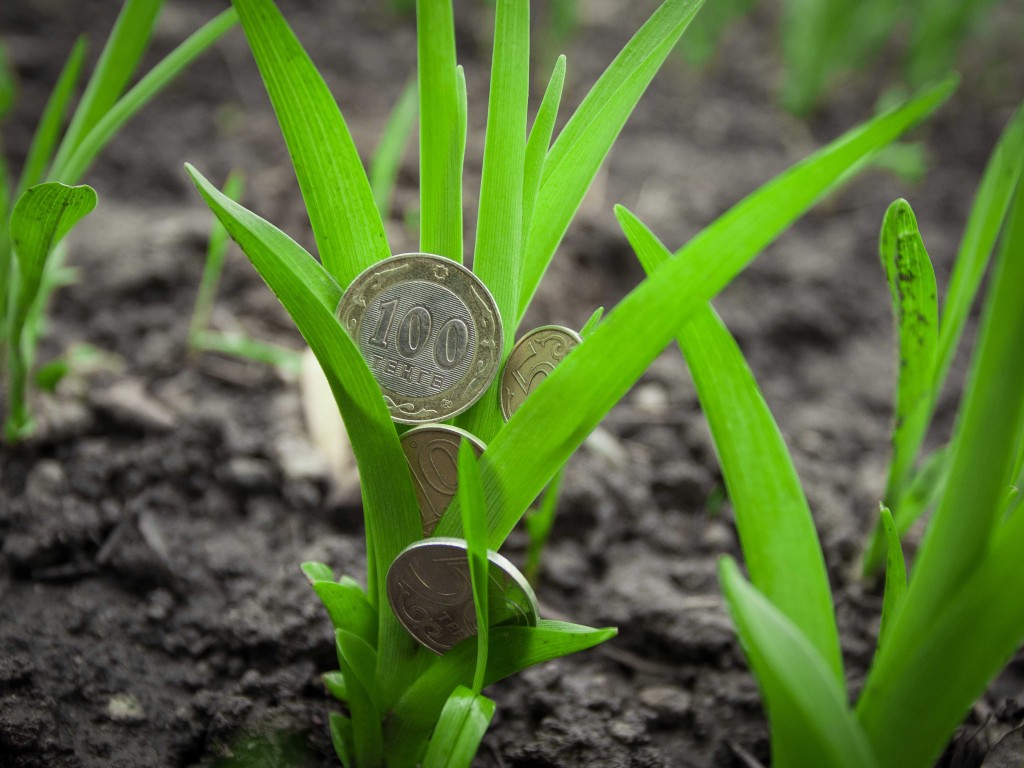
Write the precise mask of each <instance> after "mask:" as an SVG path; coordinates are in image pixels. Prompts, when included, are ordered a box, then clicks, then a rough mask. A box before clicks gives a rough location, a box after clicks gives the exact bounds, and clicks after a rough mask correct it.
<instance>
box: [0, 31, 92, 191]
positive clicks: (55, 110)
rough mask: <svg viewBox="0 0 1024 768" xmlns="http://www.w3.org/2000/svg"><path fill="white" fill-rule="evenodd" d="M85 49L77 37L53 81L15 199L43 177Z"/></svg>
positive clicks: (83, 39) (76, 82)
mask: <svg viewBox="0 0 1024 768" xmlns="http://www.w3.org/2000/svg"><path fill="white" fill-rule="evenodd" d="M85 48H86V46H85V38H84V37H79V38H78V39H77V40H76V41H75V45H74V47H73V48H72V49H71V54H70V55H69V56H68V60H67V62H66V63H65V64H64V68H63V69H62V70H61V73H60V77H58V78H57V84H56V85H55V86H54V87H53V91H52V92H51V93H50V98H49V99H48V100H47V102H46V107H45V108H44V109H43V115H42V117H41V118H40V119H39V125H38V127H37V128H36V133H35V136H34V137H33V138H32V145H31V146H30V147H29V150H28V155H27V156H26V157H25V165H24V166H22V169H21V176H20V177H19V179H18V186H17V187H15V193H14V199H15V200H17V199H18V198H19V197H21V193H22V192H24V191H25V190H26V189H28V188H29V187H31V186H33V185H35V184H38V183H39V182H41V181H42V180H43V172H44V171H45V170H46V166H47V165H49V163H50V160H51V159H52V157H53V150H54V147H56V146H57V138H58V136H59V135H60V129H61V124H62V123H63V122H64V116H65V115H66V114H67V110H68V102H69V101H70V100H71V94H72V93H73V92H74V90H75V86H76V85H77V84H78V78H79V75H80V74H81V72H82V64H83V62H84V61H85ZM4 210H6V209H4Z"/></svg>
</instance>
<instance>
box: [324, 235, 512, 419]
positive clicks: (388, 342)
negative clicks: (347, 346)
mask: <svg viewBox="0 0 1024 768" xmlns="http://www.w3.org/2000/svg"><path fill="white" fill-rule="evenodd" d="M337 314H338V320H339V321H340V322H341V324H342V326H343V327H344V328H345V330H346V331H348V333H349V335H350V336H351V337H352V338H353V339H354V340H355V342H356V345H357V346H358V347H359V350H360V352H362V353H363V357H364V358H365V359H366V364H367V365H368V366H369V367H370V370H371V371H372V372H373V376H374V378H375V379H376V380H377V383H378V384H379V385H380V388H381V392H383V394H384V400H385V402H386V403H387V405H388V409H389V410H390V411H391V418H393V419H394V420H395V421H397V422H400V423H402V424H424V423H428V422H434V421H444V420H445V419H449V418H451V417H452V416H455V415H456V414H458V413H462V412H463V411H465V410H466V409H467V408H469V407H470V406H471V405H472V404H473V403H475V402H476V401H477V400H478V399H479V398H480V396H481V395H483V393H484V392H485V391H486V390H487V387H489V386H490V384H491V381H493V380H494V377H495V376H496V375H497V372H498V366H499V365H500V356H501V350H502V330H501V316H500V315H499V314H498V307H497V305H496V304H495V303H494V298H493V297H492V296H491V294H490V292H489V291H488V290H487V287H486V286H485V285H484V284H483V283H482V282H480V279H479V278H478V277H477V276H476V275H474V274H473V273H472V272H470V271H469V270H468V269H466V268H465V267H464V266H462V265H461V264H457V263H456V262H454V261H452V260H451V259H445V258H442V257H441V256H432V255H430V254H427V253H407V254H403V255H401V256H393V257H391V258H390V259H384V260H383V261H379V262H377V263H376V264H374V265H373V266H372V267H370V268H369V269H366V270H364V271H363V272H362V273H360V274H359V275H358V276H357V277H356V279H355V280H353V281H352V285H350V286H349V287H348V290H346V291H345V295H344V296H342V297H341V302H340V303H339V304H338V313H337Z"/></svg>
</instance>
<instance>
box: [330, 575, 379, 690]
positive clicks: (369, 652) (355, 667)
mask: <svg viewBox="0 0 1024 768" xmlns="http://www.w3.org/2000/svg"><path fill="white" fill-rule="evenodd" d="M339 586H340V585H339ZM335 638H336V640H337V647H338V654H339V656H340V658H339V661H340V662H341V663H342V665H343V666H342V669H343V670H346V669H347V670H349V671H348V672H344V673H343V674H344V676H345V689H346V691H347V690H348V689H349V688H351V686H352V680H353V675H354V678H355V680H356V681H358V683H359V685H361V686H362V687H363V688H364V689H365V690H366V693H367V695H368V696H369V697H370V699H371V700H372V701H373V705H374V707H376V708H377V709H378V710H379V709H380V704H379V702H378V700H377V686H376V681H375V680H374V672H375V670H376V669H377V652H376V651H375V650H374V649H373V648H372V647H371V646H370V644H369V643H367V642H366V641H365V640H364V639H363V638H361V637H359V636H358V635H356V634H354V633H353V632H349V631H346V630H344V629H338V630H336V631H335Z"/></svg>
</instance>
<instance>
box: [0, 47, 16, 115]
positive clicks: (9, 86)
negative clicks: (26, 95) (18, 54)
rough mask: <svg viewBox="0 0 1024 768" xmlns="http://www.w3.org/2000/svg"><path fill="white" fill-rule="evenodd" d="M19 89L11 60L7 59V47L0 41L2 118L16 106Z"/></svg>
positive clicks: (0, 110)
mask: <svg viewBox="0 0 1024 768" xmlns="http://www.w3.org/2000/svg"><path fill="white" fill-rule="evenodd" d="M17 90H18V89H17V86H16V84H15V82H14V72H13V71H12V70H11V65H10V62H8V61H7V49H6V48H5V47H4V45H3V43H0V120H3V119H4V118H5V117H7V113H8V112H10V111H11V107H13V106H14V96H15V94H16V93H17Z"/></svg>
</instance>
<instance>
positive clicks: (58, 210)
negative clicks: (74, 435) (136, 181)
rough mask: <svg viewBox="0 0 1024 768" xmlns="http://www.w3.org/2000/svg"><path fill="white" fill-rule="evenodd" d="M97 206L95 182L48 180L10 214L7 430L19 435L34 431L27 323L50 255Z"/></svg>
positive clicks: (27, 194)
mask: <svg viewBox="0 0 1024 768" xmlns="http://www.w3.org/2000/svg"><path fill="white" fill-rule="evenodd" d="M95 207H96V192H95V191H94V190H93V189H92V187H87V186H81V187H69V186H66V185H64V184H59V183H57V182H48V183H45V184H37V185H35V186H32V187H29V188H28V189H27V190H25V192H24V193H23V194H22V195H21V197H20V198H19V199H18V201H17V202H16V203H15V204H14V210H13V211H12V212H11V219H10V238H11V247H12V249H13V252H14V259H13V262H12V265H11V266H12V267H13V270H12V274H11V276H10V277H11V284H10V286H7V285H5V286H4V288H5V289H10V291H11V292H10V296H11V300H10V304H9V306H8V315H7V375H8V385H7V423H6V426H5V430H4V431H5V436H6V438H7V439H8V440H10V441H14V440H18V439H19V438H21V437H23V436H25V435H26V434H27V433H28V432H29V431H31V419H30V417H29V413H28V406H27V404H26V402H25V388H26V383H27V377H28V366H29V362H30V359H29V355H30V354H31V350H32V348H33V345H31V344H28V343H26V339H25V333H24V331H25V325H26V321H27V320H28V318H29V315H30V313H31V310H32V306H33V304H35V302H37V301H38V300H39V293H40V288H41V286H42V285H43V282H44V280H43V274H44V271H45V269H46V262H47V259H48V258H49V257H50V254H51V253H53V250H54V248H56V246H57V244H58V243H59V242H60V241H61V239H62V238H63V237H64V236H65V235H66V234H67V233H68V232H70V231H71V228H72V227H74V226H75V224H77V223H78V222H79V221H80V220H81V219H82V217H83V216H86V215H87V214H88V213H89V212H90V211H92V209H93V208H95Z"/></svg>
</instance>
